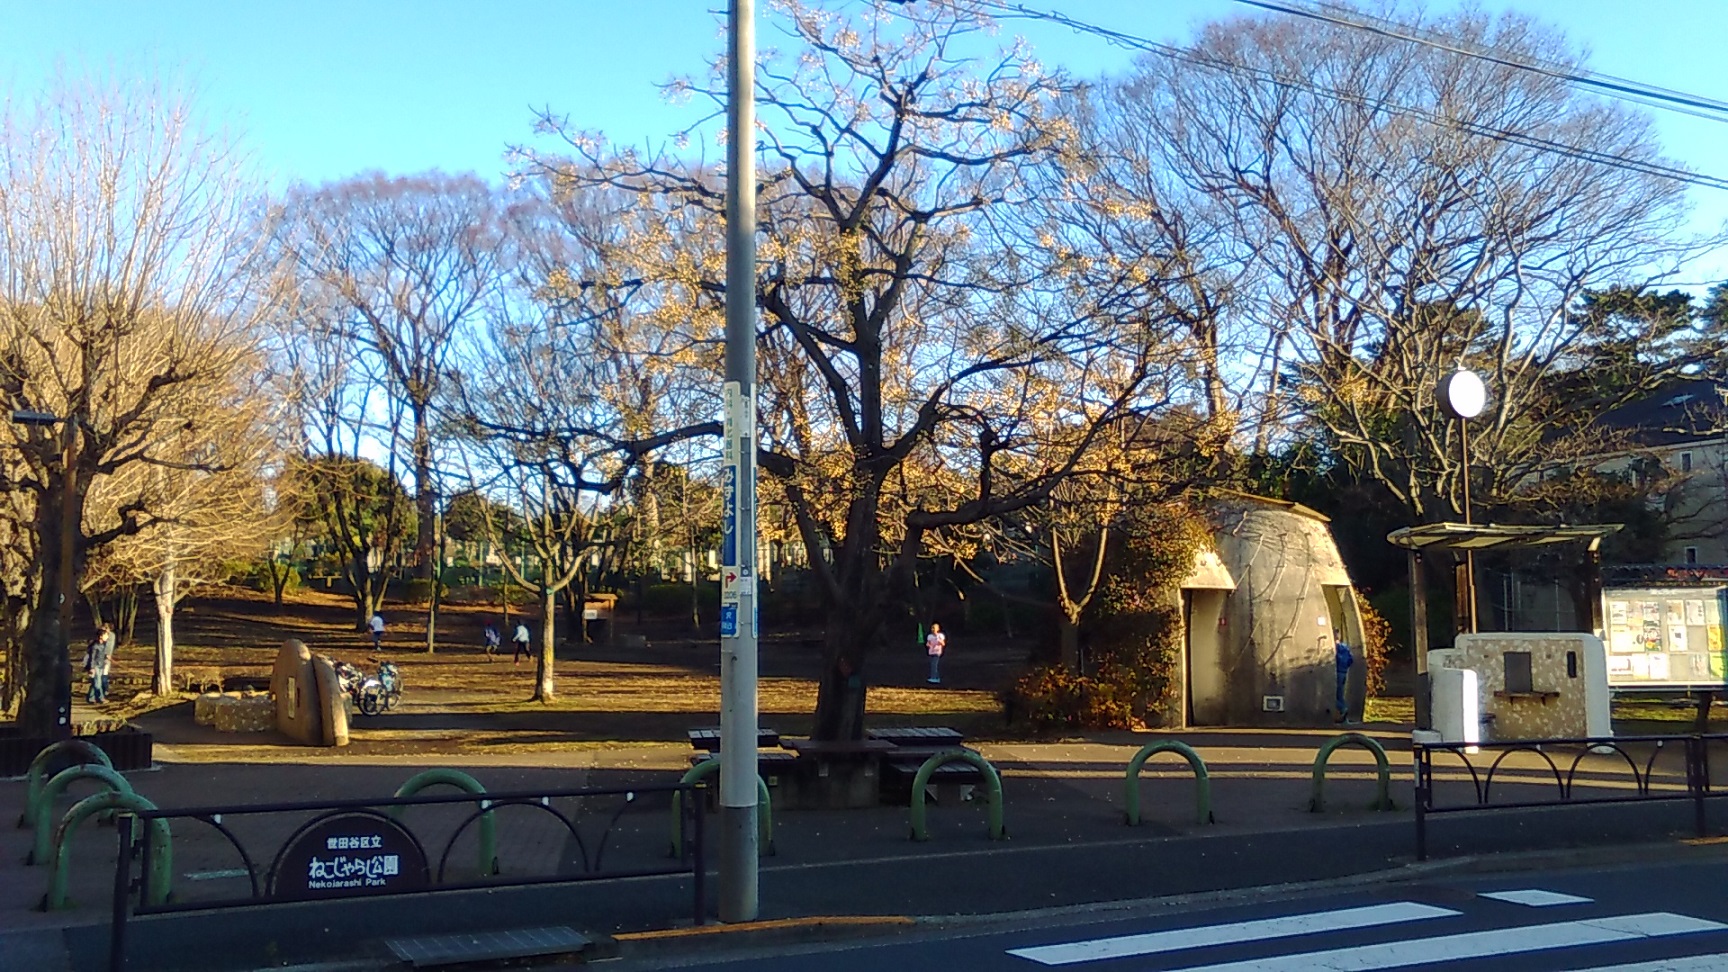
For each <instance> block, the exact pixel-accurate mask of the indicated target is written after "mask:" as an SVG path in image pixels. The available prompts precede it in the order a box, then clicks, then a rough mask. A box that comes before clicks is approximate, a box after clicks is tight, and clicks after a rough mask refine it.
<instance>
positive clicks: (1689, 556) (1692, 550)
mask: <svg viewBox="0 0 1728 972" xmlns="http://www.w3.org/2000/svg"><path fill="white" fill-rule="evenodd" d="M1686 562H1687V563H1689V564H1695V563H1697V562H1698V548H1697V547H1687V548H1686Z"/></svg>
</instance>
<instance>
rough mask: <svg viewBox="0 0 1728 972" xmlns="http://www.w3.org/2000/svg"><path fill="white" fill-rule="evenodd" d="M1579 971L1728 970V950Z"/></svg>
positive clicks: (1707, 971) (1709, 971) (1708, 971)
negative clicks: (1713, 953) (1712, 953)
mask: <svg viewBox="0 0 1728 972" xmlns="http://www.w3.org/2000/svg"><path fill="white" fill-rule="evenodd" d="M1577 972H1728V952H1718V953H1716V954H1715V955H1688V956H1686V957H1684V958H1671V959H1655V960H1653V961H1649V962H1630V963H1628V964H1626V965H1598V966H1596V967H1595V968H1593V969H1578V970H1577Z"/></svg>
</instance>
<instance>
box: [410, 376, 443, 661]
mask: <svg viewBox="0 0 1728 972" xmlns="http://www.w3.org/2000/svg"><path fill="white" fill-rule="evenodd" d="M412 407H413V410H414V445H413V449H414V507H415V509H416V510H417V511H418V512H419V514H420V522H419V523H417V524H415V534H414V576H415V577H418V578H420V579H421V580H427V579H429V578H431V576H432V549H433V545H434V544H435V543H436V542H437V516H438V497H437V495H436V493H435V492H434V491H433V489H432V429H431V427H430V425H429V424H428V417H427V406H426V404H425V403H423V402H415V403H413V404H412ZM427 640H428V642H430V640H431V634H430V633H428V634H427ZM427 650H428V651H430V650H431V649H430V648H428V649H427Z"/></svg>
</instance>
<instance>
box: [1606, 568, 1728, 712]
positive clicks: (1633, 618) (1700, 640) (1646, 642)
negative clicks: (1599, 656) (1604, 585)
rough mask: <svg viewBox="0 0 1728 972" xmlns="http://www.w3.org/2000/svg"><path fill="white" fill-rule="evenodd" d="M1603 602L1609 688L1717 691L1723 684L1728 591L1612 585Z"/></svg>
mask: <svg viewBox="0 0 1728 972" xmlns="http://www.w3.org/2000/svg"><path fill="white" fill-rule="evenodd" d="M1602 599H1603V601H1604V602H1605V603H1604V608H1605V610H1604V612H1603V621H1604V628H1605V629H1606V630H1605V631H1604V635H1605V637H1604V639H1603V640H1605V641H1606V642H1607V648H1608V684H1609V685H1610V686H1611V687H1613V688H1616V689H1633V688H1652V689H1655V688H1665V689H1689V688H1714V689H1720V688H1721V687H1722V686H1723V683H1724V681H1725V680H1728V655H1725V651H1728V649H1725V647H1724V644H1723V640H1724V639H1723V620H1724V618H1725V617H1728V610H1724V604H1725V602H1728V587H1725V586H1722V585H1705V586H1692V587H1612V588H1608V589H1607V590H1605V591H1603V597H1602Z"/></svg>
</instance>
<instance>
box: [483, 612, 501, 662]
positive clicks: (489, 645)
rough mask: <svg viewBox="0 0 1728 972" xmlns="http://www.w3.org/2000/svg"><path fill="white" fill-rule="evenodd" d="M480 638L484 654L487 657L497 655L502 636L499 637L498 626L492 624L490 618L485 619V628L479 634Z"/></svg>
mask: <svg viewBox="0 0 1728 972" xmlns="http://www.w3.org/2000/svg"><path fill="white" fill-rule="evenodd" d="M480 637H481V639H482V646H483V647H484V648H485V649H486V654H487V655H488V656H491V655H496V654H498V645H499V644H500V642H501V638H502V636H501V635H499V633H498V626H497V625H495V624H493V623H492V619H491V618H487V619H486V627H485V629H484V630H483V631H481V632H480Z"/></svg>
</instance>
